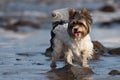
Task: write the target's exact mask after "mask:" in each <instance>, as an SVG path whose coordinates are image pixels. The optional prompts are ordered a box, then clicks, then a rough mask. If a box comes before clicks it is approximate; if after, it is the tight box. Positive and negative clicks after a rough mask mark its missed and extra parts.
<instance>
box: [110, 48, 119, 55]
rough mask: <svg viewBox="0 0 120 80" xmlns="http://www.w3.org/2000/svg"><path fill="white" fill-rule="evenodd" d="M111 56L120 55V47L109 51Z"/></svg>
mask: <svg viewBox="0 0 120 80" xmlns="http://www.w3.org/2000/svg"><path fill="white" fill-rule="evenodd" d="M108 53H109V54H111V55H120V47H119V48H114V49H111V50H109V51H108Z"/></svg>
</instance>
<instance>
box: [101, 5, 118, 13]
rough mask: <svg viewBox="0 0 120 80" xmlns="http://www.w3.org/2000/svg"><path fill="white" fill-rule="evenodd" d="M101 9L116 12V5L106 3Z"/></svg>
mask: <svg viewBox="0 0 120 80" xmlns="http://www.w3.org/2000/svg"><path fill="white" fill-rule="evenodd" d="M99 10H100V11H103V12H115V11H116V9H115V7H114V6H112V5H105V6H103V7H101V8H100V9H99Z"/></svg>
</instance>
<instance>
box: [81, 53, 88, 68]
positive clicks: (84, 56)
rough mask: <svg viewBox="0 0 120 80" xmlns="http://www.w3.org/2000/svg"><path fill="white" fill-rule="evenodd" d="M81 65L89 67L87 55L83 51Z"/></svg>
mask: <svg viewBox="0 0 120 80" xmlns="http://www.w3.org/2000/svg"><path fill="white" fill-rule="evenodd" d="M82 67H89V65H88V59H87V55H85V53H83V54H82Z"/></svg>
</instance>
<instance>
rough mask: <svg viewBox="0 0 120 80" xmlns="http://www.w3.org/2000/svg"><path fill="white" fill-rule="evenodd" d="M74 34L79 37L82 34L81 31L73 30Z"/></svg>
mask: <svg viewBox="0 0 120 80" xmlns="http://www.w3.org/2000/svg"><path fill="white" fill-rule="evenodd" d="M74 36H75V37H81V36H82V32H81V31H77V32H76V31H75V32H74Z"/></svg>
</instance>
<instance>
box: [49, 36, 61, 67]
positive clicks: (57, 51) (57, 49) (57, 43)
mask: <svg viewBox="0 0 120 80" xmlns="http://www.w3.org/2000/svg"><path fill="white" fill-rule="evenodd" d="M62 48H63V44H62V41H61V40H60V39H58V38H55V39H54V46H53V52H52V63H51V65H50V66H51V68H52V69H54V68H56V61H57V59H59V58H60V56H61V52H62Z"/></svg>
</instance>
